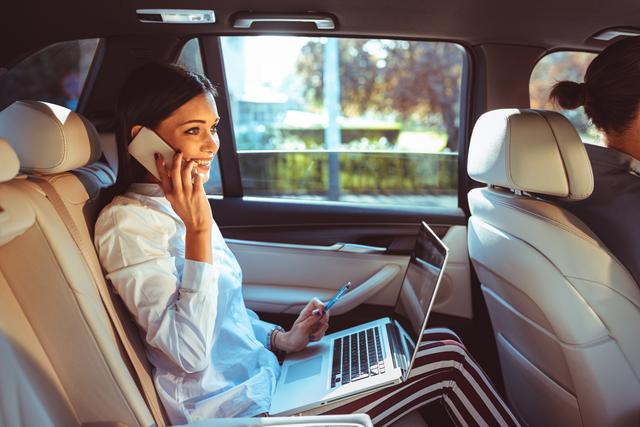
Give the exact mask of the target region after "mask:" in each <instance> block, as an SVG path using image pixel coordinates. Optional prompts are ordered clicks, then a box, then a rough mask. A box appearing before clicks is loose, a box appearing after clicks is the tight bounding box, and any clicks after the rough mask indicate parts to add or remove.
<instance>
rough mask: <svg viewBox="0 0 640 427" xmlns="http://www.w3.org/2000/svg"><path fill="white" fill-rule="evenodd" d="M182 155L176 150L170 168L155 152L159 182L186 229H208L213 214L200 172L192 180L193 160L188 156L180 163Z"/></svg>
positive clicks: (190, 230) (203, 230) (209, 228)
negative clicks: (188, 159)
mask: <svg viewBox="0 0 640 427" xmlns="http://www.w3.org/2000/svg"><path fill="white" fill-rule="evenodd" d="M182 156H183V155H182V152H180V151H178V152H176V154H175V155H174V157H173V164H172V165H171V168H167V167H166V165H165V161H164V158H163V157H162V154H159V153H156V166H157V167H158V172H159V175H160V185H161V186H162V190H163V191H164V194H165V197H166V198H167V200H169V202H170V203H171V207H172V208H173V210H174V211H175V212H176V214H178V216H179V217H180V219H182V221H183V222H184V225H185V227H186V228H187V232H196V233H197V232H208V231H211V227H212V224H213V216H212V214H211V206H210V205H209V200H207V196H206V193H205V191H204V183H203V181H202V176H201V175H200V174H195V178H193V180H192V173H193V169H194V168H195V167H196V162H195V161H193V160H190V161H188V162H186V163H185V164H184V165H183V157H182Z"/></svg>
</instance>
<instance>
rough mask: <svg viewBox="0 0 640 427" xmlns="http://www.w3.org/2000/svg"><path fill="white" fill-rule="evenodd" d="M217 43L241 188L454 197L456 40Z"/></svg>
mask: <svg viewBox="0 0 640 427" xmlns="http://www.w3.org/2000/svg"><path fill="white" fill-rule="evenodd" d="M222 50H223V55H224V64H225V72H226V79H227V81H226V83H227V88H228V94H229V101H230V104H231V111H232V118H233V129H234V132H235V139H236V144H237V148H238V156H239V161H240V169H241V170H240V172H241V175H242V185H243V189H244V194H245V195H248V196H261V197H288V198H302V199H315V200H332V201H343V202H354V203H375V204H408V205H421V206H446V207H454V206H457V205H458V200H457V167H458V154H457V152H458V134H459V122H460V96H461V94H460V88H461V83H462V82H461V81H462V75H463V64H464V56H465V52H464V50H463V49H462V48H461V47H460V46H458V45H456V44H453V43H443V42H416V41H404V40H380V39H343V38H307V37H279V36H278V37H273V36H269V37H267V36H260V37H223V38H222ZM222 143H223V144H224V141H223V142H222Z"/></svg>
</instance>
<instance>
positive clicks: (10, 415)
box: [0, 140, 78, 426]
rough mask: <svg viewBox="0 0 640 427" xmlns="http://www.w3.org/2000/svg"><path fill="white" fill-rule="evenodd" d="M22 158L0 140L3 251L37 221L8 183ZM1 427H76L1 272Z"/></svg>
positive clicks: (66, 400)
mask: <svg viewBox="0 0 640 427" xmlns="http://www.w3.org/2000/svg"><path fill="white" fill-rule="evenodd" d="M18 168H19V163H18V157H17V156H16V154H15V153H14V151H13V150H12V149H11V147H10V146H9V145H8V144H7V143H6V142H5V141H3V140H0V247H2V246H4V245H5V244H6V243H8V242H9V241H11V240H12V239H13V238H14V237H15V235H16V234H18V233H20V230H21V229H22V228H23V226H24V224H28V223H29V222H30V221H31V220H32V219H33V217H34V213H33V211H32V210H31V209H30V207H29V203H28V201H27V200H26V199H25V198H24V196H21V195H20V194H19V193H18V192H16V191H14V190H12V189H10V188H7V186H6V185H5V184H3V183H4V182H7V181H10V180H12V179H13V178H14V177H15V176H16V174H17V173H18ZM0 378H1V379H2V380H1V381H0V426H24V425H39V426H56V425H68V426H73V425H77V424H78V421H77V418H76V415H75V413H74V410H73V408H72V406H71V403H70V402H69V398H68V396H67V395H66V392H65V391H64V388H63V386H62V384H61V382H60V379H59V378H58V376H57V374H56V372H55V369H54V368H53V366H52V365H51V363H50V362H49V359H48V358H47V355H46V352H45V351H44V349H43V348H42V346H41V345H40V342H39V341H38V338H37V336H36V334H35V332H34V330H33V328H32V327H31V325H30V324H29V320H28V319H27V318H26V316H25V315H24V313H23V312H22V309H21V307H20V304H19V303H18V301H17V300H16V298H15V295H14V294H13V291H12V290H11V287H10V286H9V284H8V282H7V278H6V277H5V275H4V273H3V271H2V270H0Z"/></svg>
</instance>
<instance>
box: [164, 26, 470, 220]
mask: <svg viewBox="0 0 640 427" xmlns="http://www.w3.org/2000/svg"><path fill="white" fill-rule="evenodd" d="M229 35H232V36H260V35H273V34H269V33H253V32H249V33H246V32H242V33H233V34H207V35H200V36H194V37H190V38H187V39H185V40H184V43H183V45H182V46H184V44H186V43H187V42H188V41H189V40H191V39H192V38H198V41H199V45H200V53H201V55H202V63H203V67H204V71H205V74H206V76H207V77H208V78H209V79H211V80H212V81H213V82H214V84H215V86H216V89H218V97H217V107H218V112H219V114H220V116H221V117H223V120H221V121H220V125H219V131H220V134H221V135H223V138H224V142H223V143H222V144H221V146H220V150H219V151H218V158H219V163H220V175H221V176H220V178H221V182H222V195H221V197H222V198H227V197H228V198H243V197H251V198H252V199H261V200H276V201H285V200H286V201H288V202H291V203H301V204H307V203H310V201H307V200H304V199H296V198H291V199H282V198H277V197H273V198H261V197H253V196H245V195H244V190H243V188H242V177H241V174H240V164H239V159H238V150H237V144H236V140H235V133H234V131H233V117H232V115H231V106H230V102H229V98H228V96H227V93H228V88H227V80H226V72H225V67H224V58H223V55H222V46H221V41H220V37H224V36H229ZM286 35H287V36H292V37H317V36H318V35H317V34H308V33H286ZM323 36H324V35H323ZM333 37H335V38H360V39H376V38H377V39H381V38H384V39H390V40H406V41H416V42H444V43H454V44H457V45H458V46H460V47H461V48H462V51H463V55H462V57H463V64H462V75H461V84H460V112H459V120H460V122H459V123H460V124H459V132H458V176H457V178H458V186H457V188H458V191H457V199H458V203H457V206H456V207H455V208H454V207H451V208H433V209H434V210H440V209H445V210H446V209H450V210H460V209H461V210H462V212H463V213H464V215H465V216H468V215H469V209H468V202H467V192H468V191H469V189H470V186H471V182H472V181H471V180H470V178H469V176H468V174H467V155H468V149H469V147H468V146H469V144H468V141H469V137H470V135H471V128H472V123H473V121H472V120H471V119H470V114H471V108H472V105H473V100H472V99H471V96H472V90H473V85H474V80H473V76H474V69H475V67H474V63H475V60H474V57H473V53H472V52H473V51H472V49H470V47H469V46H467V45H466V44H465V43H463V42H461V41H458V40H445V39H423V38H412V37H391V36H387V35H384V36H382V35H351V34H335V35H333ZM178 56H179V52H178V54H177V55H176V59H177V58H178ZM209 197H210V198H217V197H220V196H216V195H209ZM311 203H329V204H334V203H336V204H339V205H344V206H349V205H351V204H352V203H349V202H331V201H322V202H317V201H313V202H311ZM352 205H354V206H357V204H352ZM371 207H375V208H382V209H384V208H385V207H388V208H389V209H390V210H398V209H401V210H406V211H411V210H421V209H431V208H423V207H421V206H418V205H416V206H410V205H406V206H402V207H400V206H397V205H385V204H375V205H374V204H372V205H371ZM412 208H413V209H412Z"/></svg>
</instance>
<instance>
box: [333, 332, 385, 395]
mask: <svg viewBox="0 0 640 427" xmlns="http://www.w3.org/2000/svg"><path fill="white" fill-rule="evenodd" d="M384 373H385V368H384V360H383V359H382V346H381V344H380V331H379V329H378V328H377V327H374V328H369V329H366V330H364V331H360V332H356V333H354V334H351V335H345V336H344V337H341V338H337V339H335V340H333V360H332V366H331V388H334V387H336V386H338V385H344V384H348V383H350V382H354V381H358V380H362V379H364V378H369V377H372V376H375V375H379V374H384Z"/></svg>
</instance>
